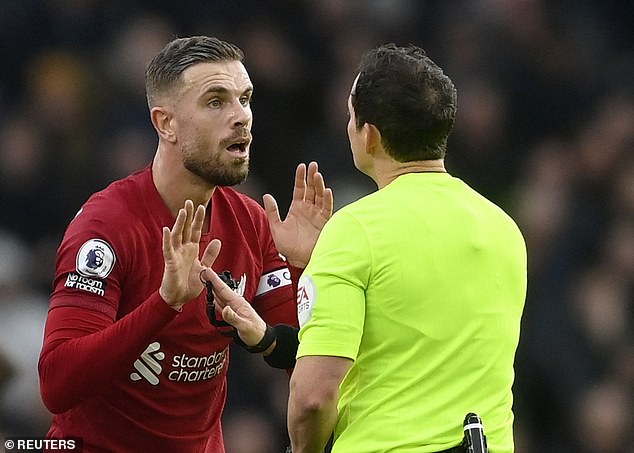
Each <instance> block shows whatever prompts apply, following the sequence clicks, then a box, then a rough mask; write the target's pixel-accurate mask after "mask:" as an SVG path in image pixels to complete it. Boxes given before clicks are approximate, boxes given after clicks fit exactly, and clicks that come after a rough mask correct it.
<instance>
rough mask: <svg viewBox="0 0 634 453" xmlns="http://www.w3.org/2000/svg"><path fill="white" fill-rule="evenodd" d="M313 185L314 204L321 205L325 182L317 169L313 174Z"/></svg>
mask: <svg viewBox="0 0 634 453" xmlns="http://www.w3.org/2000/svg"><path fill="white" fill-rule="evenodd" d="M313 187H314V189H315V205H316V206H317V207H321V205H322V203H323V200H324V191H325V190H326V184H325V183H324V176H323V175H322V174H321V173H320V172H318V171H317V172H315V174H314V175H313Z"/></svg>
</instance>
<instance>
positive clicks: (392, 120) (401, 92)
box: [206, 44, 527, 453]
mask: <svg viewBox="0 0 634 453" xmlns="http://www.w3.org/2000/svg"><path fill="white" fill-rule="evenodd" d="M456 98H457V95H456V89H455V87H454V85H453V83H452V81H451V80H450V78H449V77H448V76H446V75H445V74H444V73H443V71H442V70H441V69H440V68H439V67H438V66H437V65H436V64H435V63H434V62H433V61H432V60H431V59H430V58H428V57H427V56H426V55H425V52H424V51H423V50H422V49H420V48H418V47H414V46H410V47H397V46H395V45H393V44H392V45H386V46H381V47H379V48H376V49H374V50H372V51H370V52H368V53H367V54H366V55H365V56H364V57H363V58H362V60H361V64H360V68H359V73H358V76H357V78H356V79H355V81H354V83H353V85H352V89H351V92H350V96H349V98H348V111H349V114H350V119H349V122H348V136H349V139H350V146H351V149H352V154H353V158H354V162H355V166H356V167H357V168H358V169H359V170H360V171H362V172H363V173H365V174H367V175H368V176H370V177H371V178H372V179H373V180H374V181H375V183H376V184H377V186H378V189H379V190H378V191H377V192H375V193H373V194H370V195H368V196H366V197H364V198H362V199H360V200H358V201H356V202H354V203H352V204H350V205H348V206H346V207H344V208H342V209H341V210H339V211H338V212H337V213H335V214H334V215H333V217H332V219H330V221H329V222H328V223H327V224H326V225H325V227H324V228H323V230H322V231H321V234H320V236H319V239H318V240H317V245H316V246H315V248H314V250H313V253H312V256H311V258H310V262H309V264H308V266H307V267H306V269H305V270H304V273H303V275H302V277H301V279H300V284H299V289H298V296H297V298H298V315H299V322H300V325H301V330H300V332H299V340H300V342H299V350H298V351H297V357H298V358H297V363H296V365H295V368H294V370H293V374H292V377H291V382H290V399H289V403H288V427H289V434H290V437H291V444H292V450H293V453H321V452H323V449H324V446H325V445H326V443H327V441H328V439H329V438H330V436H331V435H332V434H333V433H334V445H333V449H332V452H334V453H349V452H355V453H370V452H372V453H375V452H383V451H390V452H403V453H406V452H407V453H410V452H411V453H414V452H416V453H419V452H455V453H458V452H465V451H466V450H465V449H464V448H463V447H462V446H461V444H462V440H463V420H464V419H465V415H466V414H468V413H470V412H475V413H477V414H479V415H480V417H481V418H482V421H483V424H484V430H485V433H486V436H487V439H488V444H489V449H490V451H491V452H492V453H511V452H513V449H514V447H513V412H512V402H513V399H512V392H511V386H512V384H513V377H514V371H513V364H514V358H515V351H516V348H517V345H518V341H519V331H520V320H521V316H522V311H523V307H524V301H525V294H526V271H527V269H526V247H525V243H524V239H523V237H522V234H521V233H520V231H519V229H518V227H517V226H516V224H515V222H514V221H513V220H512V219H511V218H510V217H509V216H508V215H507V214H505V213H504V212H503V211H502V210H501V209H500V208H499V207H497V206H496V205H494V204H493V203H492V202H490V201H488V200H487V199H485V198H484V197H483V196H481V195H480V194H478V193H477V192H476V191H474V190H473V189H472V188H470V187H469V186H468V185H467V184H465V183H464V182H463V181H461V180H460V179H458V178H456V177H453V176H452V175H450V174H449V173H448V172H447V171H446V169H445V165H444V156H445V153H446V147H447V139H448V136H449V134H450V131H451V129H452V127H453V124H454V119H455V113H456ZM206 276H207V278H209V279H210V280H211V282H212V283H213V286H214V289H215V290H216V292H217V294H218V296H219V299H221V302H220V303H221V304H222V306H223V307H224V308H223V312H231V313H238V312H239V313H240V316H236V317H234V316H229V317H230V318H231V320H232V323H233V324H234V325H235V326H237V327H238V328H239V330H240V331H252V330H257V329H260V331H262V330H263V327H262V326H261V324H260V325H259V326H258V324H257V323H256V322H255V321H254V319H256V318H257V315H256V314H255V313H254V312H253V311H252V310H250V308H249V306H248V305H247V304H246V302H245V301H243V300H241V298H239V297H238V296H237V295H235V294H234V293H231V292H230V291H228V289H227V288H225V287H224V286H223V284H222V282H221V281H220V280H219V279H218V276H217V275H214V274H213V273H211V272H206ZM241 308H242V310H241ZM261 335H262V334H261V333H260V335H259V336H261ZM256 337H257V336H256Z"/></svg>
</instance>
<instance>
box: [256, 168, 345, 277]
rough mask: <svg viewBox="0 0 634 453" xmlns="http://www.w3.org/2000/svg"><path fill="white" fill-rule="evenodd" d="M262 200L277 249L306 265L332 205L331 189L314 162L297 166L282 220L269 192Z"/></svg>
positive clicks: (302, 266) (328, 217)
mask: <svg viewBox="0 0 634 453" xmlns="http://www.w3.org/2000/svg"><path fill="white" fill-rule="evenodd" d="M263 201H264V209H265V210H266V214H267V217H268V220H269V225H270V227H271V233H272V235H273V240H274V241H275V245H276V247H277V249H278V250H279V252H280V253H281V254H282V255H284V256H285V257H286V259H287V260H288V262H289V263H290V264H291V265H293V266H295V267H300V268H304V267H306V265H307V264H308V260H309V259H310V255H311V254H312V252H313V248H314V247H315V244H316V242H317V238H318V237H319V233H320V232H321V230H322V228H323V227H324V225H325V224H326V222H327V221H328V220H329V219H330V217H331V216H332V209H333V196H332V190H331V189H330V188H326V185H325V183H324V177H323V175H322V174H321V173H320V172H319V168H318V166H317V162H311V163H310V164H309V165H308V168H306V164H303V163H301V164H299V165H298V166H297V170H296V171H295V185H294V188H293V200H292V202H291V206H290V208H289V210H288V214H287V216H286V218H285V219H284V221H282V220H281V219H280V212H279V209H278V206H277V202H276V201H275V198H273V196H272V195H269V194H266V195H264V198H263Z"/></svg>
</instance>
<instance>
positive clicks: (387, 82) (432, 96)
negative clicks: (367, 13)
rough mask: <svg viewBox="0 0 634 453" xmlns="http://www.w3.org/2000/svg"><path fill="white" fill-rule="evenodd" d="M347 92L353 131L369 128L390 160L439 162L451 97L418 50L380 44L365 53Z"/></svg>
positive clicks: (449, 124)
mask: <svg viewBox="0 0 634 453" xmlns="http://www.w3.org/2000/svg"><path fill="white" fill-rule="evenodd" d="M353 91H354V92H353V93H351V96H352V99H351V101H352V107H353V109H354V113H355V117H356V127H357V129H360V128H361V127H363V125H364V124H365V123H369V124H372V125H374V126H375V127H376V128H377V129H378V130H379V131H380V132H381V137H382V144H383V146H384V147H385V150H386V152H387V153H388V154H389V155H390V156H391V157H392V158H394V159H395V160H397V161H399V162H409V161H414V160H431V159H439V158H442V157H444V155H445V152H446V150H447V139H448V137H449V134H450V132H451V129H452V128H453V124H454V121H455V117H456V102H457V92H456V88H455V86H454V84H453V82H452V81H451V79H450V78H449V77H448V76H447V75H445V74H444V73H443V71H442V69H441V68H440V67H438V66H437V65H436V63H434V62H433V61H432V60H431V59H430V58H429V57H428V56H427V55H426V53H425V51H424V50H423V49H421V48H420V47H416V46H408V47H398V46H396V45H395V44H386V45H382V46H379V47H377V48H375V49H373V50H371V51H369V52H367V53H366V54H365V55H364V56H363V57H362V59H361V63H360V65H359V77H358V80H357V84H356V87H355V89H354V90H353Z"/></svg>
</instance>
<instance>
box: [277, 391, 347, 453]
mask: <svg viewBox="0 0 634 453" xmlns="http://www.w3.org/2000/svg"><path fill="white" fill-rule="evenodd" d="M336 421H337V401H336V399H334V400H331V401H324V402H322V404H321V405H319V406H317V407H309V406H308V405H306V404H303V403H301V402H300V401H298V398H296V397H292V396H291V398H290V399H289V404H288V432H289V436H290V439H291V446H292V450H293V453H323V451H324V447H325V446H326V443H327V442H328V439H329V438H330V436H331V434H332V432H333V430H334V427H335V423H336Z"/></svg>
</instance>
